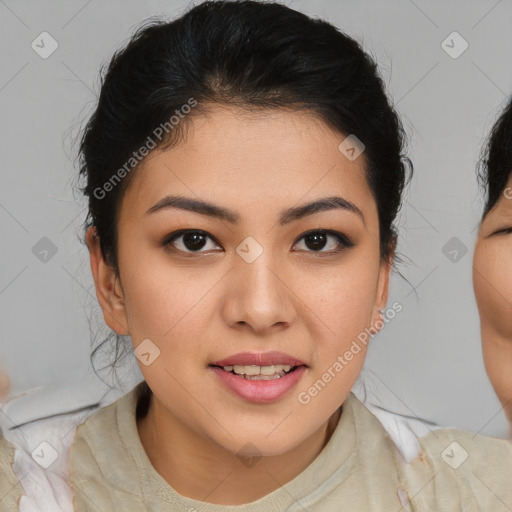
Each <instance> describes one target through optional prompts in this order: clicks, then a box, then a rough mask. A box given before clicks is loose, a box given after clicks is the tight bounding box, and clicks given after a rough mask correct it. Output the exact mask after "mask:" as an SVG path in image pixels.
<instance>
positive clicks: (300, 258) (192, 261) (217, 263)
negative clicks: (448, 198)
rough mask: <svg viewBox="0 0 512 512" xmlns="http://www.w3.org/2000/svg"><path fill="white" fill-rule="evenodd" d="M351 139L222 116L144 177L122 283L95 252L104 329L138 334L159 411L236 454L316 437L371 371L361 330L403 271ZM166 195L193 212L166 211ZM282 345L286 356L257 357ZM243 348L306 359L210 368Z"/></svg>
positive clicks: (293, 122) (155, 158) (122, 235)
mask: <svg viewBox="0 0 512 512" xmlns="http://www.w3.org/2000/svg"><path fill="white" fill-rule="evenodd" d="M344 139H345V137H344V136H342V135H340V134H339V133H337V132H335V131H333V130H331V129H330V128H328V127H327V126H326V125H325V124H323V123H322V122H320V121H318V120H317V119H316V118H315V117H313V116H312V115H310V114H304V113H302V114H299V113H286V112H283V111H276V110H273V111H265V112H263V113H248V112H247V111H241V110H233V109H228V108H220V107H215V108H214V109H212V110H211V111H210V114H209V115H208V116H205V115H200V116H197V117H195V118H194V119H193V120H192V122H191V124H190V125H189V126H188V130H187V136H186V139H185V141H183V142H181V143H180V144H179V145H177V146H175V147H174V148H172V149H170V150H168V151H166V152H153V153H151V154H150V155H149V156H148V157H147V158H146V160H145V162H144V166H143V167H142V168H139V169H137V171H136V172H137V174H136V175H135V176H134V177H133V178H134V179H133V181H132V182H131V184H130V186H129V187H128V190H127V193H126V195H125V197H124V198H123V201H122V206H121V211H120V218H119V245H118V254H119V257H118V264H119V268H120V280H118V281H117V283H114V277H113V276H114V274H113V270H111V269H108V268H107V267H105V265H104V262H103V261H102V260H101V258H100V257H99V252H98V250H92V253H91V257H92V260H91V261H92V266H93V273H94V274H95V280H96V284H97V292H98V297H99V299H100V302H101V305H102V308H103V311H104V316H105V320H106V322H107V323H108V324H109V326H110V327H112V328H113V329H114V330H116V331H117V332H118V333H120V334H127V333H129V334H130V335H131V338H132V341H133V346H134V349H135V354H136V355H137V357H138V359H139V366H140V369H141V371H142V373H143V375H144V378H145V380H146V381H147V382H148V384H149V386H150V387H151V389H152V391H153V393H154V398H155V400H154V403H153V404H152V406H154V407H159V408H160V409H161V413H162V414H166V415H168V418H169V419H171V418H172V421H174V422H176V421H178V422H180V423H181V424H182V425H185V426H186V427H187V428H189V429H191V430H192V431H194V432H195V433H197V434H200V435H201V436H202V437H203V438H207V439H211V440H213V441H214V442H215V443H217V444H218V445H220V446H222V447H224V448H225V449H227V450H229V451H230V452H233V453H237V452H239V450H241V449H242V448H243V447H244V446H246V445H247V443H249V442H250V443H251V445H255V446H256V447H257V450H258V452H259V453H261V454H262V455H278V454H281V453H284V452H286V451H288V450H291V449H292V448H294V447H295V446H297V445H298V444H299V443H301V442H302V441H304V440H305V439H306V438H307V437H308V436H310V435H312V434H313V433H314V432H315V431H317V430H318V429H319V428H320V427H321V426H322V425H323V424H324V423H325V422H326V421H327V420H328V419H329V417H330V416H331V415H332V414H333V413H334V412H335V411H336V409H337V408H338V407H339V406H340V405H341V403H342V402H343V401H344V400H345V398H346V397H347V395H348V393H349V391H350V389H351V387H352V384H353V383H354V381H355V379H356V378H357V376H358V374H359V373H360V370H361V367H362V365H363V361H364V359H365V355H366V346H365V345H364V344H363V343H361V342H360V341H358V335H360V334H361V333H364V331H365V329H370V328H371V327H372V326H373V325H374V324H375V323H376V322H378V321H379V320H380V318H381V317H380V314H379V313H378V311H377V310H378V309H379V308H380V309H382V308H384V307H385V305H386V300H387V293H388V279H389V268H390V267H389V265H386V264H384V263H383V262H381V259H380V251H379V219H378V215H377V207H376V202H375V200H374V198H373V196H372V193H371V191H370V189H369V187H368V184H367V182H366V179H365V172H364V165H365V161H364V153H363V154H362V155H361V156H359V157H358V158H356V159H355V160H353V161H351V160H349V159H348V158H347V157H345V156H344V154H342V153H341V152H340V150H339V149H338V146H339V144H340V143H341V142H342V141H343V140H344ZM166 196H179V197H180V198H182V200H183V201H184V199H185V198H186V199H187V200H188V201H189V203H188V206H187V204H184V202H182V205H181V207H179V204H178V203H177V202H175V203H174V207H170V206H168V207H165V204H164V207H161V208H157V207H155V205H158V204H162V201H163V200H164V198H165V197H166ZM333 197H338V198H340V199H339V200H338V202H336V201H331V202H330V203H329V205H328V206H325V205H324V206H322V207H318V208H314V207H312V208H303V207H304V206H305V205H309V204H312V203H314V202H316V201H322V200H325V198H333ZM105 200H107V199H105ZM192 202H197V203H196V205H195V206H194V204H193V203H192ZM203 203H204V204H206V203H208V205H212V206H206V205H203V206H198V205H200V204H201V205H202V204H203ZM151 210H153V211H151ZM194 210H196V211H194ZM183 230H184V231H186V233H185V235H183V233H181V234H180V233H177V234H176V236H175V237H171V235H172V234H174V233H176V232H178V231H180V232H181V231H183ZM198 230H200V231H201V233H202V234H200V235H196V236H195V237H194V235H191V234H190V233H187V232H188V231H198ZM318 230H330V231H332V232H333V234H327V235H324V236H323V235H322V234H319V233H318ZM308 232H309V233H310V235H307V233H308ZM336 233H339V235H340V237H341V239H340V240H338V239H337V237H336ZM305 235H306V236H305ZM90 248H91V246H90ZM95 267H96V268H97V269H99V272H96V270H95ZM102 276H103V277H102ZM119 281H120V282H119ZM102 283H103V284H102ZM98 286H99V289H98ZM373 332H376V331H375V330H373ZM354 342H356V343H357V344H358V345H356V346H358V348H359V350H358V349H357V348H355V346H354ZM351 347H352V351H351ZM347 351H348V352H350V354H349V355H348V356H346V355H345V354H346V353H347ZM271 352H280V353H282V354H285V355H284V356H282V357H283V358H284V359H273V356H272V354H270V355H269V357H270V359H267V360H265V359H257V358H256V359H254V357H256V356H258V355H262V354H263V355H265V354H267V355H268V353H271ZM240 353H245V354H246V355H245V357H246V359H243V357H244V356H240V358H239V359H238V360H237V361H235V364H236V363H237V362H238V363H239V365H240V366H242V367H243V366H244V364H243V363H244V362H245V363H246V364H248V365H251V363H253V364H254V365H256V366H260V365H258V361H259V362H260V363H261V366H269V364H268V363H269V362H274V363H276V364H278V363H283V364H286V361H288V360H289V362H291V364H290V366H294V365H299V364H300V362H299V361H301V362H302V363H303V366H300V367H299V368H298V369H297V370H295V371H293V372H291V373H290V374H289V375H288V376H286V377H281V379H282V380H281V379H269V380H259V381H255V380H252V379H246V378H244V377H240V376H236V375H234V374H232V373H231V372H230V371H229V368H228V370H224V369H221V368H216V367H214V366H212V365H213V363H219V362H222V363H223V364H221V366H224V365H226V366H228V367H229V366H232V365H230V364H228V363H230V362H232V361H231V359H232V357H233V356H234V355H236V354H240ZM247 354H249V355H247ZM350 355H351V357H350ZM251 357H252V359H251ZM292 359H294V360H295V361H291V360H292ZM297 360H299V361H297ZM341 360H343V361H344V364H342V363H341V362H340V361H341ZM340 367H341V369H340ZM251 369H254V367H252V368H249V369H247V368H242V369H240V368H239V369H238V370H242V371H248V372H250V370H251ZM279 369H280V368H277V369H276V368H274V369H272V368H270V369H268V368H266V369H264V370H263V371H264V372H265V371H267V370H268V371H269V372H270V373H272V372H274V371H276V370H279ZM258 370H259V369H258ZM281 370H283V369H282V368H281ZM285 370H286V368H285ZM269 377H270V375H269ZM318 381H320V384H319V383H318ZM315 383H316V386H317V387H316V388H314V389H313V391H311V388H312V387H313V386H314V385H315ZM315 389H316V392H315Z"/></svg>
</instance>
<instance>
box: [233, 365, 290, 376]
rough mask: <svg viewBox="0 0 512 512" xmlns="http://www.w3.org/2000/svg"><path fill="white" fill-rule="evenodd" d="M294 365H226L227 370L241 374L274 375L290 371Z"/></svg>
mask: <svg viewBox="0 0 512 512" xmlns="http://www.w3.org/2000/svg"><path fill="white" fill-rule="evenodd" d="M291 368H292V367H291V366H290V365H289V364H274V365H271V366H255V365H246V366H243V365H238V364H235V365H234V366H224V370H226V371H227V372H231V371H233V372H235V373H238V374H239V375H274V374H275V373H280V372H282V371H285V372H288V371H290V369H291Z"/></svg>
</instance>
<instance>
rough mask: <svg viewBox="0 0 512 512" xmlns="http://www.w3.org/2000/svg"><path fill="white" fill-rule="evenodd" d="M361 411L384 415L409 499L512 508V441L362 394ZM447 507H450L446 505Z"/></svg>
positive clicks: (425, 504) (424, 504)
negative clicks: (388, 406)
mask: <svg viewBox="0 0 512 512" xmlns="http://www.w3.org/2000/svg"><path fill="white" fill-rule="evenodd" d="M355 403H356V407H357V410H358V415H360V417H361V418H364V419H365V420H366V421H370V420H368V415H369V414H371V415H372V416H373V417H374V418H376V419H377V420H378V422H379V423H380V425H381V428H382V430H383V431H384V432H385V435H386V436H387V437H388V438H389V439H390V440H391V441H392V443H393V446H394V452H395V456H394V460H395V462H394V465H395V467H396V470H397V472H398V480H399V481H400V483H401V485H402V492H403V496H402V497H401V499H402V500H403V504H407V503H409V502H410V503H412V504H414V505H416V508H415V509H418V510H424V509H425V510H428V509H432V507H437V508H436V510H493V512H495V511H501V510H503V511H506V510H508V511H510V510H512V442H511V441H510V440H507V439H498V438H492V437H488V436H482V435H478V434H475V433H473V432H468V431H465V430H460V429H456V428H443V427H440V426H438V425H435V424H433V423H430V422H427V421H422V420H419V419H417V418H412V417H407V416H405V415H400V414H396V413H393V412H390V411H387V410H385V409H383V408H380V407H379V406H376V405H374V404H371V403H368V402H366V403H364V402H361V401H360V400H359V399H358V398H357V397H356V401H355ZM443 507H444V508H443Z"/></svg>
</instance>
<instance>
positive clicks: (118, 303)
mask: <svg viewBox="0 0 512 512" xmlns="http://www.w3.org/2000/svg"><path fill="white" fill-rule="evenodd" d="M86 241H87V247H88V248H89V256H90V260H91V271H92V275H93V278H94V284H95V286H96V297H97V298H98V302H99V303H100V306H101V309H102V310H103V318H104V319H105V323H106V324H107V325H108V326H109V327H110V328H111V329H112V330H114V331H115V332H117V333H118V334H121V335H127V334H130V331H129V328H128V322H127V314H126V307H125V302H124V292H123V289H122V286H121V281H120V279H119V277H118V276H117V274H116V271H115V269H114V267H112V266H111V265H108V264H107V263H106V262H105V260H104V258H103V254H102V252H101V247H100V239H99V237H98V236H97V234H96V228H95V227H94V226H91V227H90V228H88V229H87V232H86Z"/></svg>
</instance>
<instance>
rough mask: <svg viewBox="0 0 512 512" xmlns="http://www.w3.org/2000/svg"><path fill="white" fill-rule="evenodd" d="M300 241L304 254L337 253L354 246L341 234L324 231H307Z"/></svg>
mask: <svg viewBox="0 0 512 512" xmlns="http://www.w3.org/2000/svg"><path fill="white" fill-rule="evenodd" d="M300 240H304V245H305V247H306V252H322V253H337V252H340V251H342V250H343V249H347V248H349V247H352V246H353V245H354V243H353V242H352V241H351V240H350V239H349V238H348V237H346V236H345V235H344V234H343V233H338V232H337V231H330V230H325V229H323V230H318V229H317V230H316V231H309V232H308V233H305V234H304V235H302V236H301V238H300ZM326 247H327V250H323V249H324V248H326Z"/></svg>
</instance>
